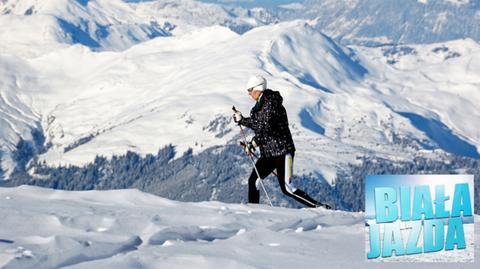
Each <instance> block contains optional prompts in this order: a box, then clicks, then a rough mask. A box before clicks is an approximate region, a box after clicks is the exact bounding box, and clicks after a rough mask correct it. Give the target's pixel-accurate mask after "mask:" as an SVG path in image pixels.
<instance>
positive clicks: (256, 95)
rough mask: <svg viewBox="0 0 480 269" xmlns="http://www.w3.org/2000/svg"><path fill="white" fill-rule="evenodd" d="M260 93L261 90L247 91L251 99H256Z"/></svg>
mask: <svg viewBox="0 0 480 269" xmlns="http://www.w3.org/2000/svg"><path fill="white" fill-rule="evenodd" d="M261 94H262V92H261V91H248V95H250V97H252V99H253V100H255V101H257V100H258V97H259V96H260V95H261Z"/></svg>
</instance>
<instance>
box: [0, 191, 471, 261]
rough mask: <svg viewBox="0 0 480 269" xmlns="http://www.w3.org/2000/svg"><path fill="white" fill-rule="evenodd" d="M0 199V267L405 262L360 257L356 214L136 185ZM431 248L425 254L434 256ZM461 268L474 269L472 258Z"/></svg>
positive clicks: (5, 194)
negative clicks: (173, 193) (167, 194)
mask: <svg viewBox="0 0 480 269" xmlns="http://www.w3.org/2000/svg"><path fill="white" fill-rule="evenodd" d="M0 200H1V201H2V202H1V203H0V214H1V215H2V216H7V218H4V219H3V220H2V222H0V267H2V268H5V269H8V268H37V269H41V268H192V267H193V268H220V267H221V268H241V269H244V268H292V267H300V268H312V267H316V266H320V265H322V266H327V267H328V268H377V267H378V268H380V267H382V268H385V267H386V266H388V267H389V268H403V267H404V266H405V264H403V263H388V264H386V263H371V262H370V263H367V262H366V261H365V259H366V258H365V257H366V256H365V255H366V254H365V232H364V231H365V224H364V218H363V214H362V213H351V212H343V211H327V210H324V209H321V208H319V209H301V210H297V209H286V208H279V207H269V206H265V205H243V204H225V203H219V202H203V203H182V202H176V201H171V200H167V199H163V198H160V197H158V196H153V195H150V194H146V193H142V192H139V191H137V190H116V191H103V192H100V191H89V192H65V191H59V190H51V189H41V188H37V187H30V186H29V187H27V186H22V187H18V188H0ZM475 219H476V224H475V229H476V230H478V229H479V228H480V227H479V221H478V216H475ZM479 239H480V236H479V234H478V233H477V234H476V236H475V239H474V240H476V243H477V244H476V245H475V247H473V246H472V245H468V246H467V248H469V249H468V250H469V256H470V257H472V256H473V255H475V256H477V257H478V255H479V250H480V247H479V245H478V240H479ZM442 253H444V252H442ZM456 253H458V250H453V251H451V252H449V253H448V255H455V254H456ZM437 254H438V253H437ZM437 254H435V253H429V254H425V257H426V258H428V257H430V258H432V260H436V261H437V262H438V261H441V257H439V256H437ZM414 266H415V268H431V266H432V264H429V263H416V264H415V265H414ZM434 266H435V268H451V267H452V264H451V263H435V264H434ZM461 266H462V268H477V267H478V259H477V260H476V262H475V263H462V264H461Z"/></svg>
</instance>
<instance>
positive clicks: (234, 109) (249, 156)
mask: <svg viewBox="0 0 480 269" xmlns="http://www.w3.org/2000/svg"><path fill="white" fill-rule="evenodd" d="M232 109H233V111H234V112H238V110H237V109H236V108H235V106H233V107H232ZM238 127H240V132H241V133H242V136H243V143H244V144H245V145H246V144H247V137H246V136H245V132H244V131H243V128H242V125H240V124H239V125H238ZM245 154H247V153H246V152H245ZM247 156H248V158H249V159H250V161H251V162H252V164H253V169H255V172H256V173H257V176H258V179H259V180H260V185H261V186H262V189H263V191H264V192H265V195H266V197H267V200H268V202H269V203H270V206H273V204H272V200H270V197H269V196H268V193H267V190H266V189H265V186H263V182H262V178H261V177H260V173H259V172H258V170H257V166H256V165H255V162H254V161H253V157H252V156H251V155H249V154H247Z"/></svg>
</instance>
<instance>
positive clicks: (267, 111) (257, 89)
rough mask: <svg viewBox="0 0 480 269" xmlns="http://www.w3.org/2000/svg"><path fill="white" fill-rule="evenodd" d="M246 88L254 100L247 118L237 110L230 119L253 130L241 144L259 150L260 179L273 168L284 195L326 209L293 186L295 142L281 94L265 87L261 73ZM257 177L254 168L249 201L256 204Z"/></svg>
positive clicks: (250, 181) (251, 152)
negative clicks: (246, 141) (253, 134)
mask: <svg viewBox="0 0 480 269" xmlns="http://www.w3.org/2000/svg"><path fill="white" fill-rule="evenodd" d="M247 91H248V94H249V95H250V97H251V98H252V99H253V100H255V101H256V103H255V105H254V107H253V108H252V109H251V111H250V117H243V115H242V113H241V112H240V111H235V113H234V114H233V120H234V121H235V122H236V123H237V124H239V125H243V126H245V127H247V128H250V129H252V130H253V131H254V133H255V136H254V137H253V138H252V140H251V142H248V143H247V144H244V145H243V147H244V150H245V152H246V153H247V154H249V155H251V154H254V151H255V148H257V147H258V148H259V149H260V158H259V159H258V160H257V162H256V163H255V166H256V168H257V170H258V173H259V175H260V177H261V178H260V179H259V180H263V179H264V178H266V177H267V176H268V175H269V174H270V173H272V172H273V170H274V169H276V170H277V178H278V183H279V185H280V188H281V190H282V192H283V193H284V194H285V195H287V196H289V197H291V198H293V199H295V200H297V201H298V202H300V203H302V204H304V205H306V206H308V207H319V206H323V207H326V208H327V209H329V208H330V206H328V205H326V204H321V203H319V202H317V201H316V200H314V199H313V198H311V197H310V196H309V195H308V194H307V193H305V192H304V191H302V190H300V189H298V188H296V187H295V186H294V184H293V182H292V179H293V158H294V155H295V145H294V144H293V139H292V135H291V133H290V129H289V127H288V117H287V111H286V110H285V107H284V106H283V105H282V101H283V98H282V96H281V95H280V93H279V92H278V91H273V90H271V89H267V81H266V79H265V78H264V77H262V76H260V75H256V76H253V77H251V78H250V79H249V80H248V83H247ZM257 178H258V176H257V172H256V171H255V168H254V169H252V173H251V175H250V177H249V179H248V202H249V203H257V204H258V203H259V201H260V191H259V190H258V188H257V187H256V181H257Z"/></svg>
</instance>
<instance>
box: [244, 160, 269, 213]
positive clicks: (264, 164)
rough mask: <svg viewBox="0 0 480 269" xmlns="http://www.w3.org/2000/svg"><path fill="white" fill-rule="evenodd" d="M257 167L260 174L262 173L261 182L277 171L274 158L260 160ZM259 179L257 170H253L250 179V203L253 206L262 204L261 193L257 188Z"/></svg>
mask: <svg viewBox="0 0 480 269" xmlns="http://www.w3.org/2000/svg"><path fill="white" fill-rule="evenodd" d="M255 166H256V167H257V170H258V173H260V180H263V179H264V178H266V177H267V176H268V175H269V174H270V173H271V172H272V171H273V169H275V162H274V161H273V159H272V158H259V159H258V160H257V162H256V163H255ZM257 178H258V176H257V172H255V168H253V169H252V173H251V174H250V177H249V178H248V202H249V203H252V204H258V203H259V202H260V191H259V190H258V189H257V186H256V182H257Z"/></svg>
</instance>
